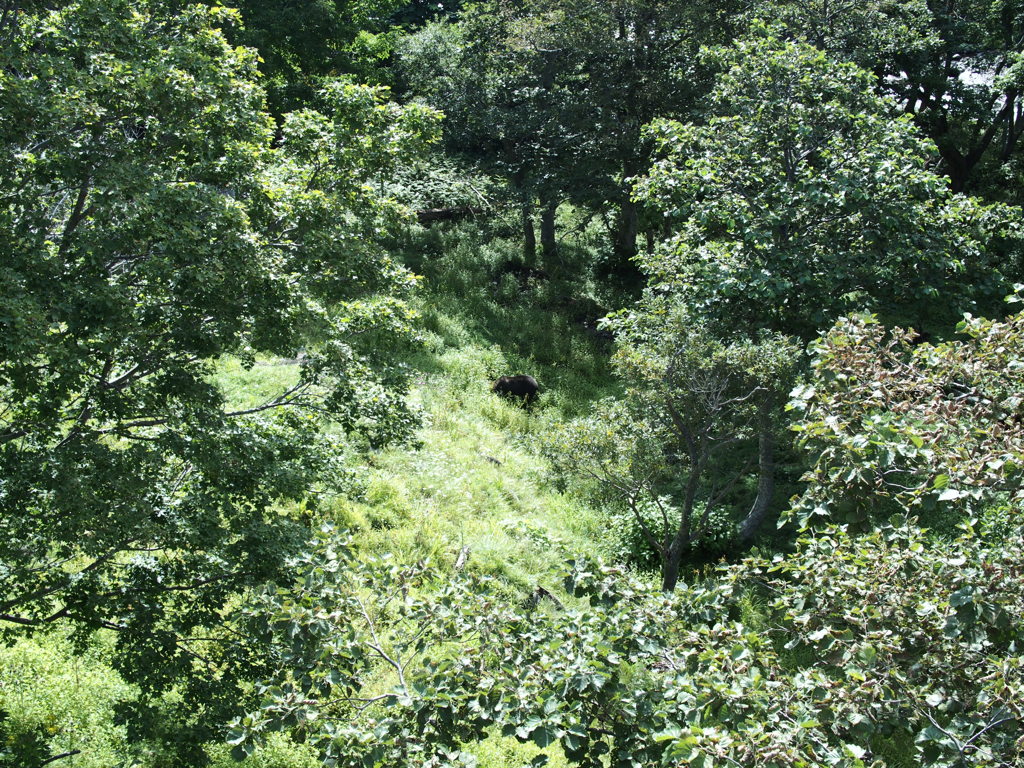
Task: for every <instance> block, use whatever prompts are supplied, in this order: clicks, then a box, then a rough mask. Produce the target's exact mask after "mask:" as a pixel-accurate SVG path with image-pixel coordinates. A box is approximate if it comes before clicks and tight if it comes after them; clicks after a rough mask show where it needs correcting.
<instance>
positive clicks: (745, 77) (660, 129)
mask: <svg viewBox="0 0 1024 768" xmlns="http://www.w3.org/2000/svg"><path fill="white" fill-rule="evenodd" d="M716 55H717V56H719V57H720V59H721V63H722V65H723V69H724V72H723V74H722V76H721V77H720V79H719V81H718V84H717V86H716V88H715V90H714V92H713V94H712V112H711V116H710V117H709V119H708V121H707V123H706V124H703V125H683V124H681V123H678V122H672V121H663V122H659V123H656V124H655V125H654V127H653V128H652V135H653V136H654V138H655V139H656V141H657V142H658V144H659V145H660V147H661V149H662V151H663V152H664V158H663V159H662V160H661V161H659V162H658V163H656V164H655V166H654V168H653V169H652V171H651V172H650V174H649V175H648V176H647V177H646V178H644V179H642V180H641V181H640V183H639V185H638V195H639V196H640V197H641V199H643V200H644V201H646V202H647V203H649V204H650V205H652V206H653V207H655V208H657V209H659V210H661V211H662V212H663V213H664V215H665V216H666V217H667V218H668V219H669V220H670V221H671V222H673V225H674V226H675V227H676V234H675V235H674V236H673V237H672V238H671V239H670V240H669V241H668V242H667V243H666V244H665V245H664V246H663V247H661V248H660V249H659V250H658V251H657V252H656V253H655V254H654V255H653V256H650V257H642V263H643V266H644V268H645V270H646V271H647V272H648V274H649V275H650V276H651V281H652V284H653V285H655V286H658V287H659V289H662V290H667V291H671V292H673V293H675V294H676V295H678V296H679V297H680V300H681V301H683V302H685V303H686V304H688V305H689V306H690V307H692V308H693V310H694V312H695V313H697V314H698V315H699V316H701V317H705V318H707V319H708V321H709V322H711V323H713V324H714V325H715V327H716V328H718V329H720V330H721V332H723V333H726V334H728V333H733V332H739V333H745V334H751V333H753V332H756V331H757V330H759V329H770V330H773V331H777V332H781V333H785V334H788V335H795V336H798V337H800V338H801V339H803V340H805V341H809V340H810V339H812V338H814V337H815V335H816V334H817V333H818V332H819V331H821V330H823V329H825V328H827V327H828V326H829V325H830V324H831V323H832V321H833V320H834V319H835V318H836V317H838V316H840V315H841V314H844V313H846V312H850V311H856V310H870V311H874V312H877V313H878V314H879V315H880V316H881V317H883V318H884V319H885V320H887V321H894V322H899V323H902V324H904V325H910V326H913V327H915V328H917V329H918V330H921V329H922V328H924V329H929V330H932V331H934V330H936V329H938V328H947V327H952V325H953V324H955V323H956V321H957V320H958V319H959V317H960V316H961V314H962V313H963V312H965V311H973V312H976V311H977V307H978V306H982V307H985V306H995V305H996V302H997V301H998V299H1001V297H1002V296H1004V295H1006V293H1008V291H1009V284H1008V282H1007V276H1008V275H1011V276H1012V275H1013V274H1014V273H1015V272H1016V271H1017V270H1019V265H1018V264H1017V262H1016V261H1015V259H1014V258H1007V256H1006V254H1005V253H1004V252H1003V251H1002V250H1001V249H1002V247H1003V246H1002V245H1001V242H1000V239H999V238H1000V236H1001V235H1004V234H1007V232H1008V230H1009V229H1010V228H1012V227H1016V226H1018V225H1019V213H1017V212H1015V211H1014V210H1013V209H1005V208H1002V207H998V206H997V207H983V206H981V205H980V204H979V203H978V202H977V201H975V200H973V199H971V198H968V197H964V196H961V195H953V194H951V193H950V192H949V188H948V182H947V181H946V179H944V178H943V177H941V176H938V175H936V174H935V173H934V172H932V171H931V170H929V167H928V165H929V160H930V157H931V155H932V154H933V152H934V147H933V146H932V145H931V144H930V143H929V142H928V141H927V140H925V139H923V138H921V137H920V136H919V135H918V133H917V131H916V130H915V129H914V127H913V125H912V123H911V121H910V119H909V118H908V117H897V116H895V115H894V114H893V112H894V110H893V105H892V104H891V103H890V102H888V101H886V100H884V99H882V98H880V97H878V96H877V95H875V93H874V92H873V90H872V78H871V75H870V74H869V73H867V72H865V71H863V70H860V69H858V68H856V67H854V66H853V65H850V64H837V63H835V62H832V61H830V60H829V59H828V58H827V56H826V55H825V54H824V53H822V52H821V51H818V50H815V49H813V48H811V47H809V46H807V45H804V44H800V43H787V42H782V41H780V40H779V39H778V38H777V37H776V36H775V35H774V33H772V32H771V31H768V30H764V29H761V30H760V31H756V34H755V35H754V36H753V37H752V38H750V39H747V40H744V41H741V42H739V43H738V44H737V45H736V46H735V47H733V48H731V49H726V50H721V51H719V52H717V53H716Z"/></svg>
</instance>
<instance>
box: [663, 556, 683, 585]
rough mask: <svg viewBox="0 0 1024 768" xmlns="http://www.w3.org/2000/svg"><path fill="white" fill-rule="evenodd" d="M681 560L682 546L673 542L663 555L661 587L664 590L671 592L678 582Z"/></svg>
mask: <svg viewBox="0 0 1024 768" xmlns="http://www.w3.org/2000/svg"><path fill="white" fill-rule="evenodd" d="M682 562H683V548H682V547H677V546H675V545H674V544H673V546H672V547H670V548H669V550H668V553H667V554H666V555H665V562H664V564H663V565H662V568H661V589H662V591H664V592H672V591H673V590H674V589H675V588H676V584H678V583H679V566H680V564H681V563H682Z"/></svg>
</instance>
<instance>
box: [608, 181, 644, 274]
mask: <svg viewBox="0 0 1024 768" xmlns="http://www.w3.org/2000/svg"><path fill="white" fill-rule="evenodd" d="M638 225H639V215H638V212H637V207H636V203H634V202H633V201H632V200H630V199H629V198H628V197H627V198H626V199H625V200H623V201H622V203H621V204H620V206H619V221H618V226H617V228H616V230H615V242H614V244H613V247H614V249H615V255H616V256H617V257H618V258H619V259H620V260H621V261H622V262H623V263H625V262H627V261H629V260H630V259H632V258H633V257H634V256H636V252H637V250H636V236H637V229H638Z"/></svg>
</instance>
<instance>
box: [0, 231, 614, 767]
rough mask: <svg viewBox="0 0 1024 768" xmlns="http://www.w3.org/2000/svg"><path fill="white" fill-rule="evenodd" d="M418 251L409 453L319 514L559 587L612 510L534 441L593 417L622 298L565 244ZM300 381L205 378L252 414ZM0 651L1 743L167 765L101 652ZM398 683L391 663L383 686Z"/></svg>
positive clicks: (469, 243)
mask: <svg viewBox="0 0 1024 768" xmlns="http://www.w3.org/2000/svg"><path fill="white" fill-rule="evenodd" d="M407 247H408V248H409V250H410V252H412V253H414V254H415V255H414V256H413V257H411V259H410V260H411V261H412V266H413V268H414V269H416V270H417V271H418V272H420V273H422V274H423V275H424V277H425V280H424V290H423V291H422V293H421V295H420V296H419V298H418V300H417V301H418V308H419V310H420V312H421V315H422V328H423V338H424V344H423V345H422V347H421V348H420V349H419V350H418V351H416V352H415V353H414V354H412V356H411V357H410V358H409V359H408V360H407V361H406V362H408V363H410V364H411V365H412V366H413V367H414V368H415V369H416V370H417V371H418V374H417V378H416V381H415V386H414V389H413V391H412V393H411V397H412V399H413V401H414V402H415V403H416V404H417V405H418V406H419V408H420V409H421V410H422V414H423V426H422V428H421V429H420V430H419V432H418V434H417V439H416V442H415V444H413V445H409V446H399V447H392V448H389V449H385V450H382V451H377V452H372V453H367V452H365V451H357V450H355V449H353V451H352V455H351V456H350V457H349V468H350V471H351V474H352V478H351V479H350V481H349V482H347V486H348V487H349V489H350V490H349V492H347V493H346V494H345V495H344V496H337V497H334V498H331V499H329V500H328V501H327V502H326V504H325V505H323V507H322V510H323V512H322V513H323V514H325V515H327V516H329V517H331V518H333V519H334V520H336V521H337V522H340V523H342V524H344V525H345V526H347V527H348V528H350V529H351V530H352V531H353V532H354V534H355V540H356V541H357V543H358V546H359V547H360V549H361V550H362V551H363V552H364V553H366V554H368V555H369V554H374V555H383V554H389V555H390V556H391V557H393V558H395V559H396V560H397V561H399V562H415V561H419V560H423V559H429V560H430V561H431V562H432V563H433V564H434V565H435V567H437V568H438V569H439V570H440V571H441V572H442V573H445V572H450V571H451V570H453V569H454V567H455V563H456V560H457V558H458V557H459V555H460V554H461V553H463V552H465V553H466V558H467V559H466V564H465V567H466V568H467V569H469V570H472V571H476V572H478V573H481V574H486V575H490V576H492V577H494V578H495V579H496V580H497V581H498V583H499V584H501V585H504V587H505V589H506V590H507V594H508V596H509V599H510V600H511V599H521V598H523V597H525V596H526V595H528V594H529V593H530V592H532V591H533V590H534V589H535V588H536V587H538V586H543V587H545V588H546V589H549V590H552V591H560V582H561V576H562V572H563V566H564V564H565V563H566V561H567V560H568V559H569V558H570V557H571V556H572V555H573V554H574V553H577V552H583V551H587V552H597V553H605V554H607V553H609V552H610V551H611V542H610V541H609V539H608V534H607V532H606V531H605V529H606V528H607V525H606V522H607V521H606V520H605V519H604V518H603V517H602V514H601V513H599V512H598V511H597V510H595V509H593V508H590V507H587V506H585V505H582V504H581V502H579V500H577V499H572V498H570V497H568V496H566V495H564V494H563V493H561V492H560V491H559V490H558V488H557V486H558V485H559V484H558V482H557V478H554V477H552V475H551V472H550V468H549V467H548V465H547V464H546V462H545V461H544V459H543V458H542V457H541V456H540V455H539V453H538V452H537V451H536V444H537V441H538V440H539V439H540V438H541V437H542V436H543V435H544V433H545V432H546V431H547V430H548V428H549V427H550V425H551V423H552V422H553V421H555V420H558V419H563V418H571V417H573V416H575V415H578V414H581V413H585V412H587V410H588V409H589V407H590V403H592V402H593V400H594V399H596V398H598V397H602V396H606V395H609V394H612V393H613V392H614V385H613V384H612V383H611V377H610V375H609V371H608V366H607V358H608V353H609V351H610V349H609V345H608V343H607V341H606V340H604V339H602V338H601V337H600V335H599V334H598V333H597V332H596V330H595V326H594V321H595V320H596V318H597V317H598V316H600V315H602V314H604V313H605V312H606V311H607V310H608V309H611V308H613V306H617V305H613V306H609V305H608V303H609V301H610V300H609V299H608V298H607V297H605V298H604V299H600V298H599V297H598V296H597V292H596V290H595V291H594V292H592V293H588V292H587V287H586V286H587V283H586V280H585V279H582V280H581V278H580V275H579V271H578V269H576V265H574V262H573V259H574V258H576V257H580V256H581V253H580V252H578V251H573V250H572V248H570V247H568V246H567V247H566V248H565V249H564V258H563V260H562V262H561V263H560V264H556V265H547V266H546V268H544V269H541V268H540V267H536V268H535V271H533V272H529V271H527V272H524V271H522V270H521V266H522V265H521V262H520V261H519V255H518V252H517V250H516V248H515V247H514V246H513V245H511V244H510V243H509V242H507V241H502V240H488V239H487V237H486V236H485V235H484V234H482V233H480V232H476V231H473V230H472V229H471V228H470V230H469V231H466V230H462V231H454V232H453V231H449V232H442V231H437V232H423V233H421V234H420V236H419V239H418V240H417V241H416V242H415V243H412V244H407ZM570 277H571V278H572V280H571V282H570V279H569V278H570ZM581 285H583V288H582V289H581V288H580V286H581ZM622 303H625V301H623V302H622ZM512 373H529V374H531V375H533V376H535V377H536V378H537V379H538V380H539V381H540V383H541V386H542V394H541V397H540V400H539V402H538V403H537V405H536V406H535V407H534V408H533V409H532V410H531V411H526V410H524V409H523V408H520V407H518V406H516V405H513V404H510V403H508V402H505V401H503V400H501V399H500V398H498V397H497V396H495V395H493V394H491V392H490V391H489V385H490V382H491V381H492V380H493V379H494V378H496V377H498V376H500V375H503V374H512ZM298 375H299V369H298V365H297V364H296V363H295V362H294V361H288V360H271V359H260V360H257V361H256V364H255V365H254V366H252V367H249V368H246V367H245V366H243V364H242V363H241V362H240V361H238V360H233V359H226V360H222V361H220V363H219V364H218V367H217V370H216V372H215V373H214V375H213V377H212V380H213V381H214V382H215V383H216V384H218V385H219V386H220V387H221V389H222V391H223V392H224V393H225V397H226V398H227V401H228V405H229V407H231V408H250V407H253V406H256V405H259V404H261V403H264V402H266V401H267V400H268V399H270V398H271V397H273V396H274V395H276V394H278V393H279V392H281V391H282V390H284V389H286V388H287V387H289V386H291V385H292V384H294V383H295V382H296V381H297V378H298ZM0 653H2V655H0V711H3V712H4V713H6V718H7V719H6V721H3V722H0V730H2V731H3V733H4V734H5V735H6V736H7V737H8V738H11V737H12V734H14V735H15V736H16V737H17V738H23V739H37V740H43V741H45V742H46V745H48V746H49V747H50V748H52V749H54V750H56V751H57V752H60V751H63V750H70V749H80V750H82V751H81V753H80V754H78V755H75V757H74V765H76V766H93V765H95V766H97V768H98V767H99V766H106V765H114V764H121V763H122V762H124V761H126V760H128V761H130V760H131V759H135V760H137V761H139V762H136V763H134V764H135V765H137V766H139V768H143V767H144V766H146V767H147V768H148V766H151V765H153V766H155V765H157V764H159V758H158V757H157V756H155V755H152V756H150V757H148V758H147V757H146V756H145V755H144V754H142V753H140V752H138V751H137V749H132V747H131V745H129V744H128V743H127V741H126V738H127V737H126V734H125V731H124V729H123V727H121V726H117V725H115V724H114V719H113V717H114V715H113V713H114V711H115V709H116V706H117V702H118V701H120V700H123V699H126V698H129V697H130V696H131V695H132V690H131V688H130V687H129V686H127V685H125V684H124V683H123V682H122V681H121V680H120V678H119V677H118V675H117V674H116V673H115V672H114V671H113V669H112V668H111V667H110V659H109V647H108V646H103V645H102V644H97V645H96V648H95V649H93V650H91V651H89V653H88V654H86V655H85V656H83V657H80V658H76V657H75V655H74V654H73V653H72V650H71V645H70V643H69V641H68V640H67V639H66V638H64V637H63V636H59V635H58V634H57V633H54V634H51V635H50V636H46V637H40V638H38V639H36V640H25V641H22V642H20V643H18V644H17V645H15V646H14V647H13V648H9V649H5V650H3V651H2V652H0ZM104 654H107V655H104ZM30 679H31V680H32V684H31V685H29V683H28V680H30ZM387 683H388V680H387V676H386V673H385V672H384V671H383V670H382V676H381V678H380V684H381V686H382V687H386V686H387ZM26 743H28V742H26ZM40 746H42V742H40ZM471 749H472V751H473V752H474V754H476V755H477V758H478V760H479V765H480V766H481V768H519V766H522V765H525V764H528V763H530V761H531V760H532V759H533V758H534V757H536V755H537V754H538V753H539V751H540V750H538V749H537V748H536V747H535V746H534V745H532V744H520V743H519V742H518V741H516V740H515V739H513V738H506V737H502V736H500V735H499V734H495V735H494V736H493V737H492V738H490V739H488V740H486V741H484V742H482V743H480V744H476V745H473V746H472V748H471ZM228 752H229V750H228V748H227V747H226V745H219V744H213V745H209V747H208V754H209V755H210V757H211V759H212V764H213V765H214V766H216V768H227V766H229V765H235V764H236V763H233V761H232V760H231V758H230V756H229V754H228ZM545 752H546V753H547V754H548V755H549V758H550V762H549V763H548V765H549V766H551V767H552V768H563V767H564V766H565V765H566V763H565V761H564V758H563V757H562V756H561V754H560V750H559V749H558V748H557V747H552V748H549V749H548V750H545ZM129 755H132V758H129V757H128V756H129ZM0 764H3V755H2V749H0ZM317 764H318V761H317V760H316V756H315V754H314V753H313V751H312V750H310V749H309V748H307V747H305V746H303V745H299V744H294V743H291V742H289V741H288V740H287V739H285V738H284V737H282V736H279V735H276V736H275V737H274V738H273V739H271V741H270V743H269V744H268V745H267V747H266V748H264V749H262V750H260V751H259V752H258V753H257V754H255V755H253V756H252V757H251V758H249V759H248V760H246V761H245V762H244V763H243V764H242V765H243V766H249V768H312V767H313V766H315V765H317Z"/></svg>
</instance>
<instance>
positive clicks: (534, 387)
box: [491, 374, 540, 405]
mask: <svg viewBox="0 0 1024 768" xmlns="http://www.w3.org/2000/svg"><path fill="white" fill-rule="evenodd" d="M539 390H540V384H538V383H537V380H536V379H535V378H533V376H527V375H525V374H519V375H517V376H502V377H501V378H500V379H498V380H497V381H495V382H494V383H493V384H492V385H491V392H494V393H495V394H498V395H501V396H502V397H507V398H509V399H512V400H520V401H522V403H523V404H524V405H531V404H532V403H533V402H534V401H536V399H537V392H538V391H539Z"/></svg>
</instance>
